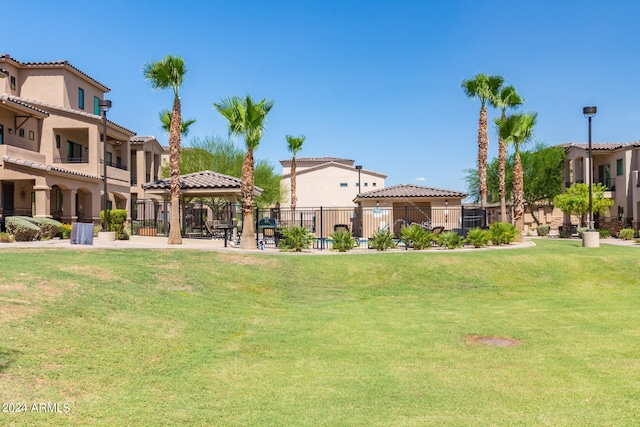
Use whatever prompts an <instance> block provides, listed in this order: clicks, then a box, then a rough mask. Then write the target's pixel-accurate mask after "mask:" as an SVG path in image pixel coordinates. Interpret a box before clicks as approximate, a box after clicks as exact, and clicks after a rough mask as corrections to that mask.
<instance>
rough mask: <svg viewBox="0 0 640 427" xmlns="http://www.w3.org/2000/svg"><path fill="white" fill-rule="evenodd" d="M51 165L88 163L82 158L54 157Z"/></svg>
mask: <svg viewBox="0 0 640 427" xmlns="http://www.w3.org/2000/svg"><path fill="white" fill-rule="evenodd" d="M53 163H89V159H87V158H84V157H54V158H53Z"/></svg>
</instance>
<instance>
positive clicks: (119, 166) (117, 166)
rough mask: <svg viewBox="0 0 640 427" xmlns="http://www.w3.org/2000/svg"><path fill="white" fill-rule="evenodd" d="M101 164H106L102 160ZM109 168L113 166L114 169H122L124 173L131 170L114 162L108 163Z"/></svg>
mask: <svg viewBox="0 0 640 427" xmlns="http://www.w3.org/2000/svg"><path fill="white" fill-rule="evenodd" d="M100 164H104V162H103V161H102V160H100ZM107 166H111V167H112V168H117V169H122V170H123V171H126V170H129V169H127V166H126V165H123V164H118V163H114V162H107Z"/></svg>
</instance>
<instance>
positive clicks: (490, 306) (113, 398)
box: [0, 240, 640, 426]
mask: <svg viewBox="0 0 640 427" xmlns="http://www.w3.org/2000/svg"><path fill="white" fill-rule="evenodd" d="M537 244H538V246H537V247H535V248H526V249H514V250H499V251H468V252H447V251H433V252H407V253H371V254H362V255H360V254H346V255H345V254H343V255H332V256H309V255H302V256H300V255H269V254H265V253H258V254H255V255H244V254H239V253H238V254H234V253H215V252H199V251H186V250H86V251H79V250H46V249H42V250H40V249H22V250H20V249H6V248H5V249H2V250H1V251H0V262H1V263H2V266H3V272H2V275H1V277H0V337H1V341H0V396H1V400H2V402H3V409H4V410H7V409H8V408H9V405H8V404H10V403H23V402H24V403H25V404H26V409H27V412H26V413H25V412H21V413H6V412H1V413H0V425H92V426H116V425H136V426H161V425H224V426H233V425H246V426H254V425H274V426H275V425H277V426H301V425H309V426H317V425H327V426H338V425H348V426H405V425H407V426H424V425H438V426H441V425H447V426H450V425H454V426H455V425H460V426H484V425H486V426H494V425H495V426H503V425H527V426H529V425H533V426H545V425H549V426H561V425H571V426H588V425H591V426H605V425H611V426H624V425H629V426H632V425H638V420H639V419H640V248H635V247H616V246H608V245H601V247H600V248H596V249H587V248H582V247H581V245H580V242H579V241H573V240H539V241H537ZM478 336H496V337H510V338H513V339H516V340H519V341H520V342H521V344H520V345H519V346H514V347H493V346H487V345H484V344H478V343H473V342H472V339H473V338H474V337H478ZM34 403H35V404H36V405H37V404H40V403H45V404H46V403H49V407H48V408H46V407H45V409H48V410H53V409H56V410H57V411H60V412H42V411H41V412H35V411H32V408H33V404H34ZM54 403H55V404H56V405H57V406H56V407H55V408H54V406H53V404H54ZM65 404H66V405H67V406H64V405H65Z"/></svg>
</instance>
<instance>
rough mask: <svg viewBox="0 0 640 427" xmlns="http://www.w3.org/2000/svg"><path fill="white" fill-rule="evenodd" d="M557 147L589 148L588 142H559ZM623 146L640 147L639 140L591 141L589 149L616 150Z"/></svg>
mask: <svg viewBox="0 0 640 427" xmlns="http://www.w3.org/2000/svg"><path fill="white" fill-rule="evenodd" d="M558 147H562V148H564V149H565V150H567V149H569V148H572V147H575V148H580V149H583V150H588V149H589V143H588V142H567V143H564V144H560V145H558ZM625 147H640V141H635V142H598V143H592V144H591V149H592V150H609V151H611V150H617V149H618V148H625Z"/></svg>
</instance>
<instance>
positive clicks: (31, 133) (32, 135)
mask: <svg viewBox="0 0 640 427" xmlns="http://www.w3.org/2000/svg"><path fill="white" fill-rule="evenodd" d="M29 139H30V140H31V141H33V140H34V139H36V134H35V133H33V131H32V130H30V131H29Z"/></svg>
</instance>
